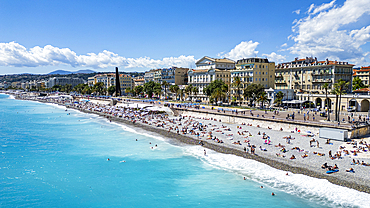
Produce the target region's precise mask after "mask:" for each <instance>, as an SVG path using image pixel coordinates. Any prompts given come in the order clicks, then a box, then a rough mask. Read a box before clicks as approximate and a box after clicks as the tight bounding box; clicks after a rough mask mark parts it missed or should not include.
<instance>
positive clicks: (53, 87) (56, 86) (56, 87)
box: [31, 85, 62, 91]
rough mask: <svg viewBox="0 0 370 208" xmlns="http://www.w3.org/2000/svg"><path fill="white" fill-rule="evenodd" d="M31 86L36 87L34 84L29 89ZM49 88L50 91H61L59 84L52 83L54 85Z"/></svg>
mask: <svg viewBox="0 0 370 208" xmlns="http://www.w3.org/2000/svg"><path fill="white" fill-rule="evenodd" d="M33 87H34V88H35V89H36V87H35V86H32V87H31V89H32V88H33ZM51 90H52V91H62V86H61V85H54V86H52V87H51Z"/></svg>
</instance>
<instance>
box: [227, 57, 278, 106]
mask: <svg viewBox="0 0 370 208" xmlns="http://www.w3.org/2000/svg"><path fill="white" fill-rule="evenodd" d="M230 74H231V86H230V92H231V96H232V97H235V98H237V99H238V98H239V97H238V96H237V94H238V92H237V90H238V88H237V87H236V86H234V84H233V83H234V79H235V77H239V78H240V81H241V82H242V84H241V86H240V89H239V93H240V95H241V97H242V95H243V93H244V90H243V89H244V88H246V87H247V86H248V85H250V84H251V83H255V84H261V85H262V86H264V87H265V88H266V89H267V88H274V85H275V62H269V61H268V59H265V58H247V59H240V60H238V61H237V62H236V64H235V68H234V69H232V70H230Z"/></svg>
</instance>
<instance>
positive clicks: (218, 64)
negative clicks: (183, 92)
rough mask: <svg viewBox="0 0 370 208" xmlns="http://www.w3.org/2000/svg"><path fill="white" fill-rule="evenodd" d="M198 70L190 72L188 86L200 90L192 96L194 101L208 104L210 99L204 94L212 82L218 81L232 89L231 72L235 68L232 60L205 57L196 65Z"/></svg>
mask: <svg viewBox="0 0 370 208" xmlns="http://www.w3.org/2000/svg"><path fill="white" fill-rule="evenodd" d="M195 64H196V69H191V70H189V71H188V80H189V82H188V84H189V85H190V84H191V85H192V86H195V87H197V88H198V90H199V92H198V93H197V94H193V95H190V98H191V99H192V100H194V101H195V100H197V101H201V102H208V101H209V98H208V96H207V95H205V93H204V88H206V87H207V86H208V85H209V84H210V83H211V82H213V81H214V80H216V79H218V80H221V81H223V82H224V83H225V84H227V85H228V86H229V88H230V84H231V74H230V70H231V69H234V68H235V62H234V61H233V60H230V59H226V58H223V59H216V58H210V57H208V56H204V57H203V58H201V59H199V60H198V61H197V62H196V63H195Z"/></svg>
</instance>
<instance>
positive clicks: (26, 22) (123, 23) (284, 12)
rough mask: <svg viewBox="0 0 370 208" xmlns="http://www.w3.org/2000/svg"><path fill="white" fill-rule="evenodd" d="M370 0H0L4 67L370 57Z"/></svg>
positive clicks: (107, 68)
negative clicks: (206, 58) (202, 60)
mask: <svg viewBox="0 0 370 208" xmlns="http://www.w3.org/2000/svg"><path fill="white" fill-rule="evenodd" d="M369 42H370V0H306V1H301V0H279V1H276V0H260V1H255V0H239V1H234V0H228V1H224V0H223V1H221V0H212V1H201V0H196V1H195V0H187V1H185V0H178V1H173V0H168V1H167V0H163V1H157V0H147V1H144V0H134V1H126V0H110V1H101V0H88V1H87V0H86V1H85V0H79V1H75V0H63V1H59V0H53V1H50V0H45V1H42V0H33V1H29V0H17V1H11V0H0V74H1V75H4V74H20V73H33V74H44V73H49V72H51V71H54V70H68V71H77V70H84V69H91V70H94V71H97V72H113V71H114V69H115V67H119V70H120V71H121V72H133V71H147V70H150V69H154V68H164V67H171V66H177V67H187V68H195V67H196V66H195V62H196V61H197V60H199V59H200V58H202V57H203V56H209V57H212V58H224V57H225V58H229V59H232V60H235V61H236V60H238V59H242V58H251V57H262V58H268V59H269V61H273V62H275V63H276V64H278V63H282V62H289V61H292V60H294V58H296V57H298V58H305V57H311V56H312V57H317V58H318V59H319V60H325V59H326V58H328V59H329V60H337V61H347V62H349V63H351V64H355V65H356V66H355V67H361V66H368V65H370V43H369Z"/></svg>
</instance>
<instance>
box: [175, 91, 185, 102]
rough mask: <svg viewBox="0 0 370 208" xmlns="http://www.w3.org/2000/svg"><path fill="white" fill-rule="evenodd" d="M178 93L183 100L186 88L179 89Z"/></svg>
mask: <svg viewBox="0 0 370 208" xmlns="http://www.w3.org/2000/svg"><path fill="white" fill-rule="evenodd" d="M177 94H178V95H179V97H180V100H181V101H182V100H183V99H182V98H183V97H184V89H178V90H177ZM176 97H177V96H176Z"/></svg>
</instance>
